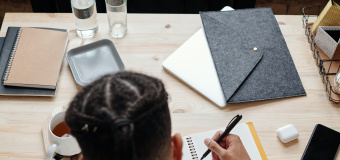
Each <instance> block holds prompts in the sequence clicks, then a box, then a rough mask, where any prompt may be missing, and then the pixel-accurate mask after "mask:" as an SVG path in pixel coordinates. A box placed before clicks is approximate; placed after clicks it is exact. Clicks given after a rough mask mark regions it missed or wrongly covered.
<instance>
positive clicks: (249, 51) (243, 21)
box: [163, 8, 306, 107]
mask: <svg viewBox="0 0 340 160" xmlns="http://www.w3.org/2000/svg"><path fill="white" fill-rule="evenodd" d="M200 14H201V19H202V23H203V28H204V30H199V31H198V32H197V33H195V34H194V35H193V36H192V37H191V38H190V39H189V40H187V41H186V42H185V43H184V44H183V45H182V46H181V47H180V48H178V49H177V50H176V51H175V52H174V53H173V54H172V55H171V56H169V57H168V58H167V59H166V60H165V61H164V62H163V67H164V68H165V69H166V70H168V71H169V72H170V73H172V74H174V75H175V76H177V77H178V78H179V79H181V80H183V81H184V82H186V83H187V84H188V85H190V86H191V87H193V88H194V89H196V90H197V91H198V92H200V93H201V94H203V95H204V96H206V97H207V98H209V99H210V100H211V101H213V102H214V103H216V104H217V105H218V106H220V107H224V106H225V105H226V104H227V103H241V102H251V101H260V100H269V99H278V98H286V97H294V96H303V95H306V92H305V90H304V88H303V85H302V83H301V80H300V77H299V75H298V72H297V71H296V68H295V65H294V62H293V60H292V57H291V55H290V53H289V50H288V47H287V44H286V42H285V39H284V38H283V36H282V33H281V31H280V28H279V26H278V24H277V21H276V19H275V17H274V14H273V12H272V10H271V9H270V8H256V9H240V10H234V11H228V12H219V11H214V12H201V13H200Z"/></svg>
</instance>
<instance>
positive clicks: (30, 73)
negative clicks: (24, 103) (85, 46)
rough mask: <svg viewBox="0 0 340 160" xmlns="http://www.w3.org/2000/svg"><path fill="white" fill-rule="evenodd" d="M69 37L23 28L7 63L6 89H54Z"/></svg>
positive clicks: (65, 33)
mask: <svg viewBox="0 0 340 160" xmlns="http://www.w3.org/2000/svg"><path fill="white" fill-rule="evenodd" d="M67 41H68V33H67V32H61V31H54V30H45V29H37V28H21V29H20V30H19V31H18V34H17V38H16V41H15V44H14V47H13V49H12V53H11V55H10V58H9V60H8V63H7V69H6V73H5V76H4V79H3V81H4V85H5V86H18V87H31V88H46V89H55V88H56V85H57V81H58V78H59V72H60V67H61V64H62V60H63V57H64V53H65V49H66V45H67Z"/></svg>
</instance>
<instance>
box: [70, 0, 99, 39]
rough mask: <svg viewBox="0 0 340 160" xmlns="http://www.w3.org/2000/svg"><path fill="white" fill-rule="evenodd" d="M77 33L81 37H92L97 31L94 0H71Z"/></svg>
mask: <svg viewBox="0 0 340 160" xmlns="http://www.w3.org/2000/svg"><path fill="white" fill-rule="evenodd" d="M71 6H72V12H73V15H74V22H75V25H76V30H77V34H78V35H79V36H80V37H83V38H89V37H93V36H94V35H95V34H96V33H97V31H98V23H97V9H96V2H95V0H71Z"/></svg>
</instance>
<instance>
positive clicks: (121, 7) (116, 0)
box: [105, 0, 127, 38]
mask: <svg viewBox="0 0 340 160" xmlns="http://www.w3.org/2000/svg"><path fill="white" fill-rule="evenodd" d="M105 2H106V12H107V17H108V21H109V30H110V34H111V36H112V37H115V38H120V37H123V36H124V35H125V34H126V32H127V9H126V0H105Z"/></svg>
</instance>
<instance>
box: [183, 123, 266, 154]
mask: <svg viewBox="0 0 340 160" xmlns="http://www.w3.org/2000/svg"><path fill="white" fill-rule="evenodd" d="M224 130H225V128H221V129H217V130H212V131H208V132H203V133H197V134H193V135H189V136H186V137H183V138H182V139H183V150H182V152H183V157H182V159H183V160H189V159H190V160H199V159H200V158H201V157H202V155H203V154H204V152H205V151H207V149H208V148H207V146H206V145H205V144H204V139H205V138H211V137H213V136H214V134H215V133H216V132H217V131H224ZM230 133H231V134H235V135H238V136H239V137H240V139H241V141H242V143H243V145H244V147H245V148H246V150H247V152H248V155H249V157H250V158H251V159H252V160H267V159H268V158H267V156H266V154H265V152H264V150H263V147H262V144H261V142H260V140H259V138H258V136H257V133H256V131H255V128H254V125H253V123H251V122H249V123H242V124H238V125H236V126H235V127H234V128H233V130H232V131H231V132H230ZM211 159H212V156H211V154H209V155H208V156H207V157H206V158H205V159H204V160H211Z"/></svg>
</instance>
